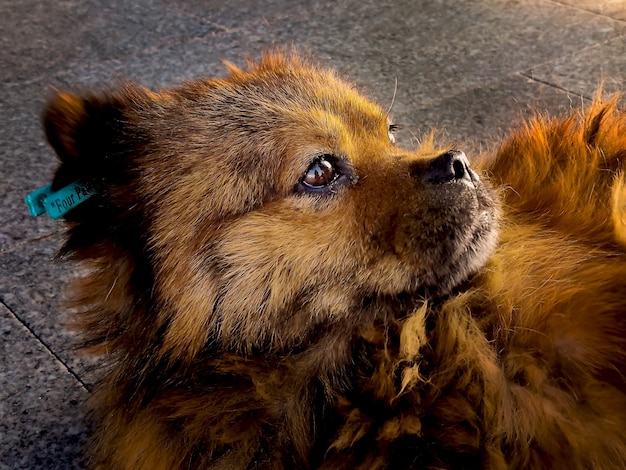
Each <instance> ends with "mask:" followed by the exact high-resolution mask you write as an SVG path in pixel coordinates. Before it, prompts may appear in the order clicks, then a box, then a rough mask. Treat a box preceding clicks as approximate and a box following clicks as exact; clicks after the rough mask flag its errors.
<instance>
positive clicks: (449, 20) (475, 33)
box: [162, 0, 626, 105]
mask: <svg viewBox="0 0 626 470" xmlns="http://www.w3.org/2000/svg"><path fill="white" fill-rule="evenodd" d="M162 1H166V2H169V3H171V4H172V5H173V0H162ZM176 5H177V7H178V8H181V9H183V10H184V11H186V12H193V13H194V14H195V15H197V16H200V17H203V18H207V19H208V20H211V21H215V22H219V23H220V24H226V25H230V24H232V25H236V24H237V23H238V21H239V18H241V17H245V18H247V19H248V22H251V20H250V18H256V20H257V21H256V23H254V24H255V28H256V32H255V34H258V33H259V32H261V31H263V32H264V33H265V35H266V37H267V38H271V40H272V42H273V43H276V44H283V45H291V44H293V45H296V46H298V47H300V48H302V49H305V50H310V51H312V52H313V53H314V55H316V56H319V57H321V58H322V59H326V58H328V59H329V61H330V64H331V65H333V66H336V67H338V68H339V69H340V70H342V71H343V72H349V74H350V76H352V77H353V78H354V79H355V80H356V81H357V82H358V83H363V82H362V81H366V82H367V83H369V84H371V85H373V86H374V87H375V88H382V89H385V90H389V89H390V88H391V89H393V83H394V80H395V78H397V79H398V84H399V87H407V86H410V87H411V89H412V92H413V93H414V94H416V95H419V98H420V102H421V103H422V104H423V105H427V104H428V103H430V102H433V101H436V100H438V99H441V98H442V97H445V96H447V95H451V94H455V93H458V92H459V90H461V89H464V88H474V87H476V86H479V85H480V84H481V83H483V82H485V81H488V80H493V79H494V78H497V77H500V76H503V75H506V74H509V73H511V72H513V71H523V70H526V69H528V68H529V67H532V66H534V65H536V64H540V63H544V62H548V61H550V60H554V59H555V58H558V57H561V56H563V55H568V54H571V53H573V52H574V51H577V50H579V49H581V48H584V47H589V46H593V45H594V44H597V43H601V42H603V41H607V40H610V39H612V38H615V37H618V36H620V35H622V34H624V32H626V25H625V24H624V23H623V22H620V21H615V20H613V19H611V18H606V17H602V16H599V15H595V14H592V13H590V12H588V11H585V10H581V9H576V8H571V7H567V6H564V5H562V4H558V3H555V2H551V1H548V0H527V1H524V2H504V1H503V0H485V1H481V2H459V1H456V0H441V1H438V2H414V1H413V0H394V1H391V0H388V1H383V2H380V1H373V0H370V1H361V0H350V1H344V2H332V1H330V0H324V1H314V0H309V1H306V2H297V3H296V2H294V4H292V3H289V4H288V5H285V2H281V1H279V0H273V1H270V2H244V0H239V1H237V2H234V4H233V5H232V6H231V4H230V3H229V4H228V8H226V7H222V9H220V7H219V6H218V2H211V1H203V0H183V1H181V2H176ZM240 34H241V35H245V34H246V33H245V32H244V31H241V33H240Z"/></svg>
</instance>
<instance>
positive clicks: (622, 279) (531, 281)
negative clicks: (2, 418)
mask: <svg viewBox="0 0 626 470" xmlns="http://www.w3.org/2000/svg"><path fill="white" fill-rule="evenodd" d="M229 68H230V74H229V75H228V77H226V78H225V79H223V80H207V81H198V82H194V83H190V84H187V85H185V86H183V87H181V88H178V89H174V90H168V91H163V92H159V93H155V92H151V91H148V90H146V89H144V88H142V87H139V86H136V85H125V86H123V87H121V88H120V89H118V90H114V91H112V92H109V93H102V94H84V95H75V94H59V95H58V96H56V97H55V98H54V99H53V100H52V101H51V103H50V105H49V107H48V109H47V111H46V114H45V117H44V124H45V127H46V131H47V135H48V139H49V141H50V143H51V145H52V146H53V147H54V148H55V150H56V152H57V153H58V155H59V157H60V159H61V165H60V167H59V170H58V172H57V175H56V177H55V180H54V185H55V186H56V187H60V186H63V185H65V184H67V183H69V182H71V181H73V180H75V179H79V178H80V179H86V180H90V181H92V182H93V183H95V184H96V185H97V186H98V187H99V194H98V195H97V196H94V198H92V199H91V200H90V201H89V202H87V203H85V204H83V205H82V206H79V207H78V208H76V209H75V210H73V211H72V212H70V213H69V214H68V216H67V219H68V225H69V230H68V238H67V243H66V245H65V248H64V250H63V252H64V254H65V255H66V256H68V257H69V258H72V259H74V260H78V261H79V262H80V263H81V264H82V265H83V267H82V269H81V271H80V272H81V273H82V275H81V276H80V277H79V279H78V280H77V283H76V286H75V288H74V291H73V300H72V304H73V306H74V307H76V308H78V310H79V313H78V314H77V317H78V318H77V324H78V326H79V327H80V328H81V329H82V331H83V333H84V335H85V346H86V347H87V348H88V349H89V350H91V351H92V352H94V353H96V354H102V355H104V356H105V357H106V358H107V362H108V365H107V369H106V372H105V373H104V375H103V380H102V382H101V383H100V384H99V385H98V387H97V389H96V391H95V393H94V397H93V406H94V410H95V415H96V420H97V430H96V432H95V435H94V438H93V440H92V444H91V447H90V450H89V453H88V461H89V463H90V465H91V467H92V468H98V469H175V468H218V469H224V468H235V469H236V468H240V469H253V468H255V469H292V468H311V469H313V468H323V469H352V468H362V469H408V468H454V469H462V468H467V469H470V468H489V469H501V468H516V469H528V468H538V469H540V468H557V467H558V468H571V469H610V468H615V469H618V468H624V467H625V466H626V383H625V381H624V377H623V372H624V366H625V364H626V357H625V354H626V353H625V351H626V322H625V315H626V255H625V253H624V244H625V243H626V212H625V211H626V183H625V181H624V179H623V176H622V165H623V160H624V159H625V158H626V115H624V114H623V113H622V112H621V111H619V109H618V106H617V103H616V100H611V101H608V102H601V101H599V100H598V101H597V102H595V103H594V104H593V105H591V106H590V107H589V109H587V110H586V111H585V113H584V114H583V115H577V114H574V115H572V116H570V117H567V118H564V119H549V118H541V117H538V118H536V119H535V120H533V121H531V122H528V123H526V124H524V125H523V126H521V127H520V128H519V129H518V130H517V131H515V132H514V133H513V134H512V136H511V137H510V138H509V139H508V140H507V141H506V142H505V143H504V144H503V145H502V146H501V148H500V150H499V151H498V152H497V154H496V155H486V156H483V158H481V159H479V160H477V161H476V162H475V163H474V166H475V167H476V168H477V169H479V170H480V173H481V180H480V181H479V180H478V176H477V174H476V173H474V172H473V171H471V170H469V169H467V168H465V167H463V168H464V169H463V168H460V167H459V166H458V165H461V164H460V163H458V162H457V163H455V165H457V164H458V165H457V166H455V167H454V174H453V175H448V174H444V177H442V176H441V172H440V171H439V170H437V168H436V165H437V164H438V163H437V162H441V161H442V157H439V155H440V154H442V153H444V151H445V150H448V149H441V151H437V150H436V149H435V148H434V146H433V144H432V143H431V142H425V143H424V144H423V145H422V146H421V147H420V149H418V150H417V151H412V152H410V151H407V150H404V149H400V148H398V147H396V146H395V145H394V144H393V142H392V139H391V140H390V138H389V125H390V122H389V118H388V116H387V115H386V113H384V112H383V111H381V109H380V108H379V107H378V106H376V105H374V104H372V103H371V102H369V101H367V100H366V99H365V98H363V97H362V96H360V95H359V94H357V92H356V91H354V89H353V88H352V87H351V86H349V85H347V84H346V83H345V82H343V81H341V80H340V79H338V78H337V77H336V76H335V75H334V74H333V73H332V72H330V71H327V70H323V69H321V68H319V67H316V66H314V65H311V64H309V63H307V62H305V61H303V60H301V59H299V58H297V57H295V56H288V57H285V56H282V55H280V54H268V55H266V56H265V57H264V58H263V60H262V61H261V62H260V63H259V64H257V65H255V64H250V65H249V68H248V70H239V69H237V68H236V67H234V66H229ZM320 158H326V159H329V160H330V162H331V163H332V164H333V165H334V170H335V171H336V172H338V174H339V176H338V177H337V179H335V180H333V182H332V184H329V185H327V186H325V187H323V188H321V189H320V188H317V189H316V190H311V188H310V187H307V186H306V185H305V184H304V182H305V178H306V175H307V174H308V173H309V172H310V170H311V168H312V167H311V165H315V164H316V162H320ZM462 166H463V165H461V167H462ZM444 173H445V172H444ZM487 177H488V179H489V180H490V183H488V182H487V181H486V180H487ZM492 188H495V189H492ZM318 189H319V190H318ZM498 199H499V200H500V201H501V204H499V203H497V202H496V201H497V200H498ZM500 207H501V209H500ZM500 213H501V214H500ZM498 227H499V241H498V242H497V243H496V240H497V232H498Z"/></svg>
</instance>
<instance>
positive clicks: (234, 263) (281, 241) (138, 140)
mask: <svg viewBox="0 0 626 470" xmlns="http://www.w3.org/2000/svg"><path fill="white" fill-rule="evenodd" d="M44 123H45V127H46V131H47V135H48V139H49V141H50V143H51V144H52V146H53V147H54V148H55V150H56V152H57V153H58V155H59V156H60V159H61V162H62V164H61V166H60V168H59V170H58V172H57V175H56V178H55V182H54V185H55V186H57V187H60V186H63V185H65V184H68V183H70V182H72V181H74V180H76V179H83V180H89V181H91V182H93V183H94V184H95V185H96V186H97V188H98V195H96V196H95V197H93V198H92V199H91V200H89V201H88V202H86V203H85V204H83V205H82V206H79V207H77V208H76V209H74V210H72V211H71V212H70V213H69V214H68V216H67V219H68V220H69V222H70V224H71V230H70V235H69V241H68V245H67V249H68V251H70V252H73V253H74V254H75V256H76V257H78V258H83V259H90V260H92V261H93V262H94V263H95V264H97V266H98V269H97V270H96V271H92V276H93V275H95V274H93V272H98V273H100V274H98V275H99V276H100V278H99V279H100V281H99V282H96V283H95V284H94V283H93V282H92V284H91V287H83V288H86V289H92V290H94V289H99V292H91V293H90V294H89V296H88V297H89V298H90V299H91V300H90V302H96V303H97V302H100V303H102V304H103V305H104V304H107V303H108V304H110V305H109V306H108V307H107V308H109V310H111V311H120V309H121V310H126V311H127V312H126V313H125V314H121V313H117V314H116V315H117V316H116V321H117V322H118V323H124V322H127V323H128V324H131V323H132V322H133V321H135V320H133V319H132V313H129V312H130V311H131V310H132V308H133V305H137V304H139V303H143V304H149V305H150V308H149V310H150V311H151V312H152V313H151V314H150V315H148V314H145V315H144V317H145V318H143V319H142V320H141V321H142V322H146V321H147V322H151V323H153V324H154V328H153V331H155V332H157V331H158V334H157V333H154V335H155V338H156V337H158V338H160V339H159V341H162V342H163V347H164V348H165V349H166V350H171V351H176V354H179V355H187V354H188V355H194V354H195V353H196V352H198V351H199V350H201V349H202V347H203V346H205V345H206V344H208V343H213V344H221V345H223V346H227V347H233V348H237V349H239V348H246V349H247V348H279V347H283V346H285V345H289V344H294V343H297V342H299V341H304V340H306V339H307V335H308V334H309V333H310V331H311V330H312V329H313V328H314V327H315V326H316V325H320V324H328V323H332V322H334V321H339V320H342V319H346V318H355V319H357V320H355V321H358V315H359V312H360V311H361V309H362V308H363V302H364V299H367V298H372V297H377V296H391V297H393V296H399V295H406V294H409V295H415V296H417V295H420V296H421V295H425V294H426V293H429V292H430V293H435V294H437V295H441V294H445V293H446V292H448V291H450V289H452V288H454V287H455V286H457V285H458V284H459V283H460V282H462V281H463V280H465V279H467V278H468V276H470V275H471V274H473V273H475V272H476V271H477V270H478V269H479V268H480V267H481V266H482V265H483V264H484V263H485V262H486V260H487V257H488V256H489V255H490V253H491V252H492V250H493V248H494V246H495V239H496V225H497V221H496V219H497V209H496V204H495V202H494V198H493V195H492V192H491V190H490V189H489V188H488V187H487V186H486V185H485V183H484V182H482V181H481V180H480V178H479V176H478V175H477V174H476V173H475V172H474V171H472V170H471V169H470V166H469V164H468V161H467V159H466V158H465V156H464V154H463V153H462V152H459V151H455V150H452V151H444V152H436V151H435V150H434V149H433V148H431V147H429V146H428V145H425V146H423V148H421V149H420V150H418V151H416V152H408V151H406V150H403V149H401V148H398V147H397V146H396V145H395V144H394V138H393V126H392V123H391V122H390V120H389V117H388V115H387V114H386V113H385V112H384V111H382V110H381V109H380V108H379V107H378V106H376V105H374V104H372V103H371V102H370V101H368V100H366V99H365V98H363V97H362V96H361V95H359V94H358V93H357V92H356V91H355V90H354V89H353V88H352V87H351V86H349V85H348V84H346V83H345V82H343V81H341V80H339V79H338V78H337V77H336V76H335V75H334V74H333V73H332V72H330V71H327V70H320V69H319V68H316V67H314V66H312V65H310V64H307V63H305V62H304V61H302V60H300V59H298V58H295V57H289V58H286V57H284V56H282V55H279V54H270V55H267V56H265V57H264V59H263V60H262V61H261V62H260V63H259V64H257V65H250V66H249V68H248V70H245V71H243V70H239V69H237V68H235V67H234V66H230V75H229V76H228V77H227V78H225V79H223V80H207V81H198V82H193V83H189V84H187V85H185V86H183V87H181V88H178V89H174V90H170V91H163V92H159V93H154V92H151V91H148V90H146V89H144V88H141V87H138V86H133V85H127V86H124V87H122V88H121V89H119V90H116V91H114V92H111V93H108V94H101V95H95V94H91V95H89V94H88V95H82V96H79V95H73V94H59V95H57V96H56V98H55V99H54V100H53V101H52V102H51V103H50V105H49V107H48V109H47V111H46V114H45V117H44ZM107 270H108V272H113V273H114V274H108V275H107V274H106V272H107ZM107 284H111V285H110V286H107ZM124 299H127V300H124ZM125 302H126V304H127V305H126V306H125V307H124V306H123V305H122V304H124V303H125ZM118 304H119V305H118ZM105 310H106V308H105ZM103 321H104V320H103ZM116 328H117V329H118V330H119V331H120V332H123V331H128V330H130V329H132V328H129V327H128V326H126V327H125V326H123V325H117V326H116ZM144 328H146V325H144ZM133 331H141V330H140V329H139V328H135V329H134V330H133ZM120 334H123V333H120Z"/></svg>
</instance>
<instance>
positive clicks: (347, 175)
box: [294, 153, 359, 195]
mask: <svg viewBox="0 0 626 470" xmlns="http://www.w3.org/2000/svg"><path fill="white" fill-rule="evenodd" d="M358 180H359V178H358V177H357V175H356V174H355V172H354V169H353V168H352V167H351V166H350V164H349V163H348V162H347V160H346V159H342V158H337V157H336V156H334V155H331V154H329V153H325V154H323V155H318V156H317V157H316V158H315V159H314V160H313V161H312V162H311V164H310V165H309V167H308V168H307V169H306V171H305V172H304V175H302V178H300V180H299V181H298V184H296V187H295V188H294V190H295V192H296V193H298V194H307V193H308V194H317V195H323V194H325V195H330V194H336V193H337V191H338V189H339V188H340V187H342V186H345V185H348V184H356V183H357V181H358Z"/></svg>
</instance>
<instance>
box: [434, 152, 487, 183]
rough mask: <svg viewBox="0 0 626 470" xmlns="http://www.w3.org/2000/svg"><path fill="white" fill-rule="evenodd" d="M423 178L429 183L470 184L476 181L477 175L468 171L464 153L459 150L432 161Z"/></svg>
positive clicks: (468, 167) (468, 166)
mask: <svg viewBox="0 0 626 470" xmlns="http://www.w3.org/2000/svg"><path fill="white" fill-rule="evenodd" d="M425 177H426V180H427V181H428V182H430V183H448V182H451V181H462V182H467V183H470V184H472V183H473V182H474V181H476V180H477V179H478V175H476V173H474V172H473V171H472V170H471V169H470V165H469V162H468V160H467V157H466V156H465V153H463V152H461V151H460V150H450V151H448V152H446V153H444V154H441V155H439V156H438V157H435V158H434V159H432V160H431V161H430V162H429V163H428V167H427V168H426V174H425Z"/></svg>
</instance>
